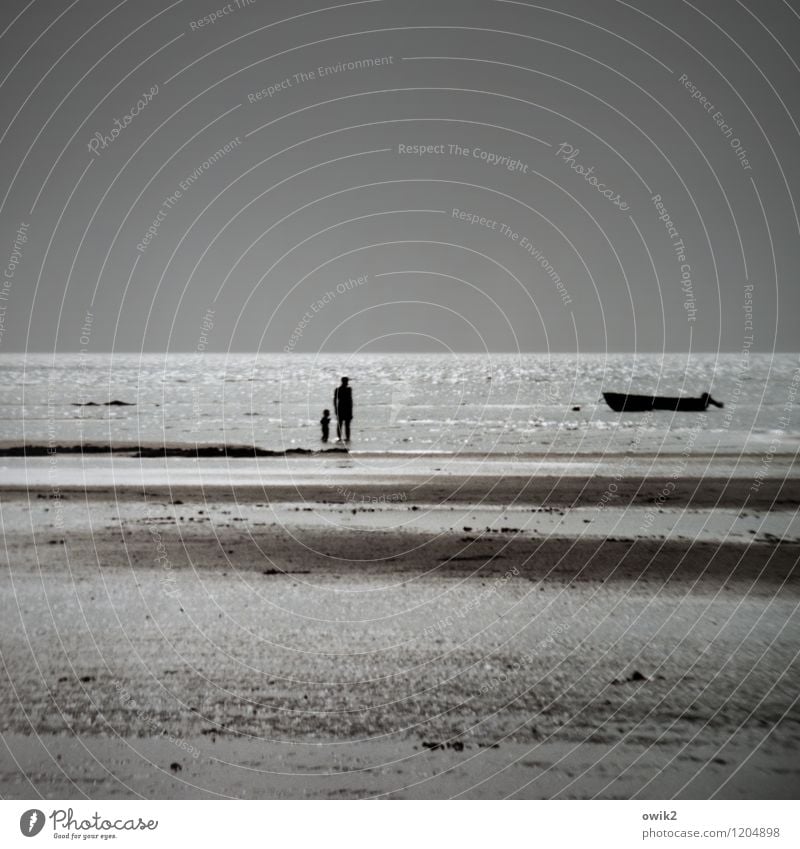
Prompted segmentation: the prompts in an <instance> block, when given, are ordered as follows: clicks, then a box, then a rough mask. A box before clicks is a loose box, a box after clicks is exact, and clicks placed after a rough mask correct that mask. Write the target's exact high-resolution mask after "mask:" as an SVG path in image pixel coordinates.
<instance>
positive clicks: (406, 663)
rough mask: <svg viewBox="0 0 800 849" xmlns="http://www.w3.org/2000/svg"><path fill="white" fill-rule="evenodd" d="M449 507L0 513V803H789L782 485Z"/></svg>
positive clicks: (258, 489)
mask: <svg viewBox="0 0 800 849" xmlns="http://www.w3.org/2000/svg"><path fill="white" fill-rule="evenodd" d="M454 482H455V484H456V485H457V486H458V485H460V484H461V483H462V481H460V480H456V481H454V480H453V479H452V478H448V479H446V480H444V479H442V478H441V477H433V478H432V479H429V480H427V481H425V482H423V481H417V484H418V488H417V489H415V490H414V491H413V494H408V493H407V495H406V500H404V501H403V502H401V503H391V504H387V503H385V502H383V503H373V502H371V501H370V500H369V499H373V498H378V497H379V496H380V494H381V493H382V492H383V493H384V494H385V493H386V492H387V490H386V489H385V488H382V487H381V486H380V485H379V482H377V481H372V480H370V481H366V482H364V486H365V487H367V488H368V489H365V491H364V492H363V493H361V495H360V496H354V495H352V494H351V493H350V492H349V488H350V487H349V484H348V486H347V487H345V491H344V492H338V491H336V489H335V487H334V488H333V491H332V487H331V485H330V483H329V482H326V483H325V484H324V485H320V484H319V483H317V484H316V487H314V486H313V485H312V484H311V483H308V484H307V485H306V486H304V487H303V488H302V491H301V495H302V498H301V499H298V493H297V488H296V487H293V486H288V487H286V488H281V485H275V486H273V485H270V486H269V487H267V489H266V492H265V489H264V487H263V486H244V487H242V486H237V487H233V488H231V487H228V486H218V487H211V488H209V489H207V490H204V491H203V492H202V494H201V493H199V492H198V490H197V489H196V488H191V487H183V488H182V487H177V488H176V487H170V486H167V485H161V486H155V487H151V486H149V485H148V486H147V487H146V488H145V489H144V490H138V489H137V488H135V487H134V488H128V487H122V488H119V487H118V488H116V489H115V488H105V487H103V486H102V485H98V484H99V482H97V481H95V482H94V483H95V486H94V488H93V489H92V490H91V491H90V492H88V493H87V492H85V491H83V490H82V489H79V488H72V489H71V488H70V487H69V486H62V485H61V484H60V483H56V485H55V486H50V487H37V488H36V489H33V490H30V491H22V490H19V489H17V490H9V489H6V490H4V491H2V492H0V518H2V522H3V533H4V540H5V546H4V548H3V549H2V552H1V553H2V557H3V561H4V568H3V571H2V576H1V577H0V587H1V588H2V592H0V599H2V602H0V604H1V605H2V607H1V608H0V614H1V615H0V647H1V648H2V657H3V665H2V668H1V669H0V677H2V685H1V686H0V717H2V719H0V721H1V722H2V732H3V743H4V747H5V748H4V749H3V750H0V792H2V794H3V795H4V796H5V797H13V798H22V797H25V798H30V797H32V796H36V795H38V794H41V795H42V796H45V797H49V798H82V797H84V796H87V797H93V798H105V797H110V796H120V797H130V796H149V797H155V798H158V797H171V796H175V797H180V798H183V797H206V796H208V797H214V796H246V797H258V798H266V797H289V798H295V797H306V796H311V797H317V798H342V797H365V796H390V797H426V798H430V797H435V798H440V797H450V796H455V795H463V796H466V797H489V798H496V797H505V796H516V797H533V798H545V797H548V798H549V797H554V796H558V797H580V798H587V797H595V796H597V797H626V798H627V797H632V796H635V797H641V798H668V797H671V796H683V797H690V798H707V797H709V796H712V795H716V796H719V797H723V798H727V797H733V798H736V797H747V796H755V797H761V796H764V795H767V796H770V797H772V796H782V797H796V795H797V793H798V791H800V767H798V766H797V764H796V758H794V757H793V755H792V752H793V751H796V748H797V745H798V743H799V742H800V711H799V710H798V706H797V692H798V681H800V675H799V673H800V669H798V665H799V662H798V659H797V639H798V636H800V628H799V627H798V626H799V625H800V612H798V606H797V605H798V601H799V600H800V585H799V584H798V580H797V570H796V564H797V560H798V555H800V542H798V540H797V534H796V526H795V520H794V515H795V513H796V503H797V494H798V493H797V485H796V482H795V481H794V480H793V479H792V478H789V479H788V483H787V481H786V480H782V479H770V480H768V481H766V482H765V483H764V485H763V486H761V487H760V488H759V490H758V492H757V493H751V494H753V495H758V497H759V499H762V500H761V501H759V500H758V499H756V500H755V502H753V501H751V500H748V499H747V498H746V492H747V491H749V489H750V484H751V481H749V480H748V479H747V478H736V477H734V479H733V481H732V482H731V480H730V478H729V477H721V478H718V479H717V480H715V481H704V482H702V484H701V485H700V486H697V485H694V484H693V483H692V482H691V481H685V480H681V481H680V482H679V483H678V485H677V486H676V491H675V492H674V493H671V494H670V498H669V499H668V500H666V501H664V502H658V503H657V504H656V502H655V501H654V499H657V498H658V493H659V492H660V489H659V482H658V481H653V480H651V479H648V478H646V477H642V478H640V479H639V480H638V481H636V480H634V479H633V478H629V479H626V480H625V481H620V483H621V484H624V489H623V492H622V493H619V490H618V497H617V498H616V499H615V501H614V503H613V504H609V505H605V506H598V504H597V499H598V498H599V497H600V496H601V495H602V493H603V492H604V491H606V489H607V486H608V481H606V482H605V483H604V482H603V480H598V479H594V478H587V480H586V481H585V482H584V483H583V484H581V483H580V481H578V480H576V479H573V478H564V477H558V478H557V479H554V480H552V481H546V480H534V481H532V482H531V483H530V485H529V488H527V489H525V490H524V492H525V493H526V494H525V495H524V496H523V499H522V501H516V502H515V503H516V505H517V506H516V507H514V508H512V507H508V502H507V501H506V502H503V501H501V500H499V498H498V499H495V498H493V497H492V495H491V493H494V492H496V491H498V490H502V491H503V492H504V493H505V495H506V497H507V498H508V496H509V494H510V493H511V492H512V489H513V487H514V486H516V484H518V483H519V481H512V482H511V483H509V481H508V479H497V478H495V479H494V483H495V487H494V488H492V487H488V488H487V487H486V486H485V482H484V481H476V480H474V479H473V478H466V479H465V481H464V483H465V485H467V486H472V487H474V489H473V490H471V492H472V495H473V496H476V497H475V498H474V499H473V500H472V501H470V500H467V499H464V500H463V501H462V495H463V489H459V490H458V493H459V494H458V496H456V495H454V490H453V485H454ZM731 483H732V484H733V488H731ZM337 485H338V484H337ZM548 487H549V488H548ZM517 488H518V487H517ZM468 491H469V490H468ZM487 492H488V493H490V495H489V497H488V498H486V500H484V505H483V507H482V508H481V509H482V510H483V512H480V510H479V509H478V507H477V506H476V504H477V502H479V501H481V499H482V497H485V496H486V495H487ZM479 493H483V496H480V495H479ZM587 493H588V494H587ZM697 493H703V494H702V495H697ZM710 493H713V494H710ZM362 496H368V497H369V499H366V500H362ZM743 498H744V501H742V499H743ZM354 499H355V500H354ZM575 503H578V504H579V505H580V506H579V507H578V509H577V510H574V509H573V510H570V509H569V505H572V504H575ZM629 503H633V505H634V507H633V509H626V508H627V505H628V504H629ZM498 504H501V505H504V506H503V507H499V506H498ZM720 504H724V505H726V506H725V508H724V509H723V510H720V509H711V507H712V506H716V507H717V508H718V506H719V505H720ZM436 505H438V506H436ZM506 507H508V509H506ZM415 508H416V509H415ZM653 508H655V509H653ZM492 510H494V511H495V514H496V516H495V517H494V518H493V515H494V514H492ZM470 511H472V515H475V516H476V519H475V520H470V521H473V522H474V524H466V522H467V519H466V518H465V517H466V516H467V514H468V513H470ZM476 511H477V512H476ZM515 511H516V512H515ZM593 511H594V513H593ZM647 511H652V512H653V514H654V517H655V518H654V519H653V520H652V521H651V522H650V524H648V525H647V526H643V523H642V516H643V515H644V513H646V512H647ZM659 511H660V512H659ZM609 517H613V520H614V521H612V519H611V518H609ZM478 519H480V524H479V523H478V521H477V520H478ZM523 519H524V521H523ZM586 519H588V521H584V520H586ZM609 521H612V525H613V527H615V528H616V531H615V533H614V535H613V538H611V539H610V538H609V533H608V527H607V526H606V525H604V524H603V523H604V522H609ZM564 522H566V524H564ZM686 522H689V524H688V525H685V524H684V525H681V523H686ZM682 527H683V528H685V529H686V533H685V534H684V533H683V532H682V531H681V528H682ZM698 528H705V529H706V531H705V532H704V533H705V536H703V535H702V534H701V535H698ZM697 539H699V540H700V541H694V540H697Z"/></svg>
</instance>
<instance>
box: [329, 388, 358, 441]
mask: <svg viewBox="0 0 800 849" xmlns="http://www.w3.org/2000/svg"><path fill="white" fill-rule="evenodd" d="M349 383H350V380H349V379H348V378H346V377H343V378H342V382H341V385H339V386H337V387H336V389H335V390H334V391H333V410H334V412H335V413H336V437H337V438H338V440H339V441H340V442H341V441H342V432H344V441H345V442H349V441H350V422H351V421H352V420H353V390H352V389H351V388H350V386H349V385H348V384H349Z"/></svg>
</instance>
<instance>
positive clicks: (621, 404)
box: [603, 392, 708, 413]
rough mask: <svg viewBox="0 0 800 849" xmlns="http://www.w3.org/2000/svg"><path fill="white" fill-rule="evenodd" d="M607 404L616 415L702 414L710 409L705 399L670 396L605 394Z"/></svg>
mask: <svg viewBox="0 0 800 849" xmlns="http://www.w3.org/2000/svg"><path fill="white" fill-rule="evenodd" d="M603 397H604V398H605V399H606V403H607V404H608V406H609V407H611V409H612V410H614V412H616V413H644V412H647V411H648V410H671V411H672V412H678V413H702V412H703V411H704V410H706V409H708V401H707V399H705V398H678V397H670V396H668V395H626V394H625V393H623V392H604V393H603Z"/></svg>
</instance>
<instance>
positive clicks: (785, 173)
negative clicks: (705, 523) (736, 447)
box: [0, 0, 800, 352]
mask: <svg viewBox="0 0 800 849" xmlns="http://www.w3.org/2000/svg"><path fill="white" fill-rule="evenodd" d="M2 8H3V12H2V20H1V21H0V29H2V32H3V35H2V46H3V50H2V51H0V75H1V76H0V79H1V80H2V91H3V103H4V107H5V108H4V109H3V118H2V122H1V123H2V140H1V141H0V144H1V145H2V152H3V163H4V165H5V167H4V169H3V178H2V181H1V183H0V192H1V194H0V198H3V199H4V200H3V205H2V209H1V210H0V216H2V232H3V234H4V238H3V245H2V249H0V250H1V251H2V253H3V264H4V276H3V286H2V288H0V316H1V317H2V324H0V330H2V334H1V335H0V352H12V351H24V350H31V351H51V350H53V349H54V348H58V349H59V350H63V351H75V350H80V349H81V348H84V349H86V350H88V351H104V350H106V351H107V350H119V351H140V350H145V351H165V350H169V351H193V350H209V351H212V350H214V351H227V350H234V351H252V350H264V351H270V350H274V351H280V350H285V349H289V350H296V351H317V350H329V351H356V350H390V351H407V350H412V351H416V350H422V351H427V350H432V351H446V350H457V351H483V350H486V349H489V350H496V351H509V350H510V351H513V350H517V349H522V350H547V349H550V350H554V351H576V350H580V351H591V350H612V351H617V350H634V349H637V350H644V351H658V350H662V349H667V350H687V349H688V348H689V347H691V348H692V349H693V350H705V351H713V350H733V351H738V350H741V349H742V347H743V346H749V347H751V348H752V349H754V350H773V349H775V348H777V349H779V350H797V349H798V348H799V347H800V345H799V344H798V342H799V341H800V340H798V330H797V316H798V313H799V312H800V310H799V309H798V307H800V287H798V281H797V273H798V272H797V269H798V268H799V267H800V223H799V222H798V213H799V212H800V210H798V209H797V207H800V198H798V197H797V194H798V193H797V189H798V183H799V181H800V173H799V166H798V157H797V151H798V150H799V149H800V146H799V145H798V140H799V139H798V123H797V122H798V119H799V118H800V109H799V108H798V105H799V104H798V98H799V97H800V95H799V94H798V65H797V63H798V61H800V51H798V49H797V45H798V44H800V17H799V15H800V4H798V3H797V2H796V0H790V2H782V0H759V2H755V0H746V2H741V3H740V2H734V0H730V1H728V0H699V1H698V2H696V3H693V4H691V3H686V2H679V0H676V2H673V3H668V4H665V3H663V2H656V0H641V2H636V3H631V4H626V3H622V2H614V1H613V0H564V2H553V0H551V2H549V3H547V2H544V3H541V4H537V5H536V6H533V5H531V4H528V3H525V2H490V0H483V2H464V0H461V2H442V0H424V2H416V0H402V2H401V0H370V1H369V2H355V3H353V2H351V3H326V2H324V0H291V2H288V0H287V1H286V2H272V0H270V2H267V0H252V2H250V3H247V2H245V0H239V4H238V5H237V3H236V2H231V3H230V4H228V5H227V6H225V5H224V3H223V2H222V0H215V2H201V0H183V2H175V3H173V4H172V5H170V4H168V3H166V2H156V0H127V2H124V1H123V2H118V3H116V4H115V3H114V2H112V0H107V2H99V0H77V2H75V3H72V4H71V5H70V4H68V3H66V2H62V0H34V2H33V3H30V4H28V2H27V0H24V2H23V0H5V2H4V3H3V4H2ZM220 11H222V12H224V14H221V15H219V16H218V17H217V18H216V19H214V20H211V19H210V18H206V21H205V22H202V19H203V18H204V16H210V15H212V14H213V13H217V12H220ZM201 23H202V25H201ZM326 67H327V68H328V70H327V72H325V70H324V69H325V68H326ZM319 69H323V71H322V72H320V70H319ZM115 121H116V122H119V123H118V124H115ZM120 127H121V129H119V128H120ZM115 128H116V129H115ZM420 146H422V147H423V148H427V150H426V151H425V152H424V153H422V154H421V153H420V152H419V148H420ZM182 184H183V185H182ZM658 196H660V201H659V200H658ZM654 197H655V200H654ZM454 210H455V212H454ZM460 213H461V214H460ZM347 281H352V282H347ZM750 287H752V288H750ZM750 337H752V338H750Z"/></svg>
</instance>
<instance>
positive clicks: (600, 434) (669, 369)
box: [0, 354, 800, 454]
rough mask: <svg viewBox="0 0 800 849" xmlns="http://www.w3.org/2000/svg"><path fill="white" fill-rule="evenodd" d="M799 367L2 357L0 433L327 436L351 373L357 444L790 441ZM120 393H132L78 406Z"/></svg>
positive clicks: (574, 448) (311, 444) (451, 449)
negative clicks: (688, 398) (617, 394)
mask: <svg viewBox="0 0 800 849" xmlns="http://www.w3.org/2000/svg"><path fill="white" fill-rule="evenodd" d="M799 365H800V358H799V357H798V355H797V354H779V355H766V354H756V355H751V356H750V357H744V358H743V357H742V355H741V354H722V355H717V354H703V355H693V356H692V357H691V358H689V357H687V356H686V355H684V354H670V355H654V354H638V355H632V354H587V355H581V356H577V357H576V356H571V355H570V356H567V355H546V354H521V355H520V354H487V355H473V354H453V355H428V354H424V355H423V354H418V355H403V354H356V355H332V354H326V355H316V356H314V355H301V354H259V355H253V354H233V355H223V354H219V355H217V354H207V355H188V354H169V355H166V356H165V355H163V354H149V355H138V354H114V355H109V354H95V355H81V354H71V355H64V354H60V355H58V356H57V357H56V358H55V359H54V358H53V356H52V355H44V354H36V355H27V356H22V355H11V354H5V355H2V356H0V388H2V402H1V403H0V439H2V440H3V441H4V442H6V443H8V442H12V443H20V442H23V441H24V442H28V443H41V442H47V441H48V440H52V441H55V442H56V443H60V444H64V443H69V444H71V443H77V442H80V441H84V442H99V443H108V442H109V441H113V442H134V443H140V444H144V443H148V444H150V443H155V444H160V443H163V442H168V443H194V442H201V443H228V444H242V443H244V444H255V445H257V446H260V447H264V448H273V449H281V448H292V447H307V448H316V447H319V424H318V422H319V419H320V416H321V414H322V409H323V408H324V407H328V408H332V406H333V405H332V395H333V389H334V387H335V385H336V384H337V383H338V381H339V377H340V376H341V375H347V376H348V377H350V380H351V385H352V386H353V395H354V400H355V417H354V422H353V424H354V428H353V443H352V448H353V450H357V451H360V450H363V451H377V452H384V451H403V452H411V453H417V452H419V453H428V452H444V453H456V452H479V453H484V452H498V453H506V454H507V453H514V452H521V453H534V454H545V453H557V452H563V453H569V454H571V453H574V452H578V453H587V454H595V453H603V452H609V451H612V452H613V451H630V450H634V451H642V452H658V451H685V450H686V449H687V448H690V449H691V450H692V451H725V452H736V453H738V452H741V451H746V452H756V453H757V452H763V451H768V450H770V448H772V449H773V450H779V451H783V452H786V451H789V452H794V451H795V450H796V448H797V446H798V444H799V440H798V436H800V421H798V419H799V418H800V417H798V414H797V410H796V407H797V395H798V389H799V388H800V370H799V369H798V366H799ZM602 390H607V391H608V390H611V391H622V392H626V391H630V392H639V393H646V394H656V393H658V394H669V395H680V394H685V395H699V394H700V393H701V392H703V391H710V392H711V393H712V394H713V395H714V397H715V398H718V399H719V400H721V401H724V402H725V403H726V407H725V409H722V410H720V409H716V408H710V409H709V411H708V413H707V414H706V415H705V416H702V415H700V414H697V413H671V412H657V413H647V414H642V413H637V414H633V413H625V414H618V413H614V412H612V411H611V410H610V409H609V408H608V407H607V406H606V404H605V402H604V401H603V400H602V396H601V391H602ZM115 399H117V400H121V401H126V402H128V403H131V404H133V405H135V406H127V407H105V406H97V407H92V406H89V407H80V406H73V405H74V404H79V403H85V402H88V401H94V402H96V403H98V404H103V403H104V402H107V401H110V400H115ZM575 408H579V409H575Z"/></svg>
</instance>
